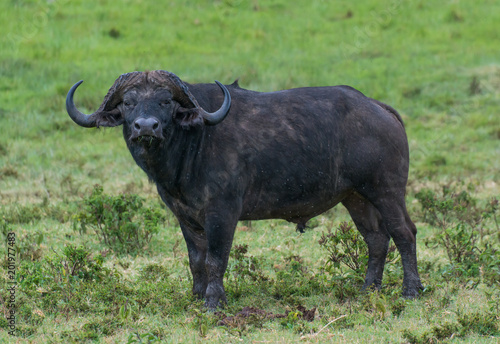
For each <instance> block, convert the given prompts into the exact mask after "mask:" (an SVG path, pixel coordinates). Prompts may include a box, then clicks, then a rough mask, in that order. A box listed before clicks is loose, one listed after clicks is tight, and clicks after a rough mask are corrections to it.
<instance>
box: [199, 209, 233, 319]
mask: <svg viewBox="0 0 500 344" xmlns="http://www.w3.org/2000/svg"><path fill="white" fill-rule="evenodd" d="M237 222H238V217H237V216H235V214H234V213H233V214H230V213H228V212H227V211H226V212H220V211H219V212H211V213H208V214H207V217H206V223H205V233H206V238H207V243H208V250H207V256H206V261H205V262H206V268H207V274H208V285H207V289H206V294H205V305H206V306H207V307H208V308H209V309H216V308H217V307H219V306H220V307H222V306H224V304H225V303H226V302H227V301H226V292H225V290H224V284H223V278H224V273H225V272H226V268H227V263H228V259H229V252H230V251H231V246H232V243H233V237H234V231H235V229H236V224H237Z"/></svg>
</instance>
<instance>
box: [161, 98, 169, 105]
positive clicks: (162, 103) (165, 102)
mask: <svg viewBox="0 0 500 344" xmlns="http://www.w3.org/2000/svg"><path fill="white" fill-rule="evenodd" d="M168 104H170V100H169V99H167V100H162V101H161V102H160V106H167V105H168Z"/></svg>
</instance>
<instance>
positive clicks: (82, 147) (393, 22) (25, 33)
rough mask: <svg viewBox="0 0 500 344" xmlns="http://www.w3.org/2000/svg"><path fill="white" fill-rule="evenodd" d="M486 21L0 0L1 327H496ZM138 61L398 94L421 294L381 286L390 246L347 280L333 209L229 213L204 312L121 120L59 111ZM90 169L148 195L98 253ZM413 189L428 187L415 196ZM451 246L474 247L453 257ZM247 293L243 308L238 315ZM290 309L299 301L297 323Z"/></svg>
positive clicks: (35, 332) (498, 69)
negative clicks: (249, 216)
mask: <svg viewBox="0 0 500 344" xmlns="http://www.w3.org/2000/svg"><path fill="white" fill-rule="evenodd" d="M499 22H500V3H499V2H498V1H493V0H481V1H476V2H472V1H445V2H442V1H435V0H432V1H417V0H411V1H402V0H394V1H387V2H385V3H382V2H379V1H375V0H363V1H356V2H353V3H350V4H348V3H347V2H329V1H319V0H312V1H304V0H300V1H294V2H289V1H285V0H269V1H259V0H225V1H202V0H198V1H186V0H185V1H178V0H173V1H168V2H166V3H165V4H164V3H160V2H158V1H149V0H142V1H124V2H120V3H118V2H112V1H107V0H101V1H71V2H70V1H67V0H61V1H58V0H54V1H35V0H25V1H22V0H20V1H16V0H7V1H2V2H1V3H0V28H1V32H2V40H0V126H1V127H2V129H3V130H2V135H0V221H1V222H0V225H1V226H0V229H1V230H2V234H3V235H0V237H1V238H2V240H3V242H2V245H0V247H1V250H2V251H1V252H0V259H1V260H2V265H3V267H4V269H2V278H1V279H0V301H1V305H0V310H1V311H2V313H3V314H4V315H5V317H7V316H8V307H7V306H8V300H9V295H10V294H9V290H8V288H9V287H10V285H9V284H8V282H9V280H8V278H9V275H8V271H9V269H8V266H9V265H8V263H9V261H8V248H9V247H10V246H9V245H8V244H9V243H14V242H13V241H12V240H11V241H9V238H12V235H11V236H9V235H8V233H14V234H15V238H16V239H15V240H16V241H15V245H14V246H13V247H15V248H16V250H17V255H16V257H15V266H16V268H15V271H16V278H17V283H18V284H17V290H16V294H15V297H16V300H15V301H16V307H17V309H16V332H15V336H11V335H9V334H8V331H9V329H8V321H7V320H6V318H5V317H2V318H0V329H1V330H0V342H12V343H16V342H18V343H24V342H26V343H28V342H29V343H57V342H69V343H72V342H74V343H79V342H102V343H127V342H128V343H132V342H144V343H147V342H148V340H149V342H172V343H178V342H224V343H227V342H240V341H242V342H254V343H259V342H260V343H274V342H278V343H289V342H314V343H316V342H319V343H324V342H333V343H381V342H386V343H406V342H411V343H431V342H432V343H435V342H440V341H444V342H453V343H455V342H456V343H492V342H498V341H500V328H499V327H500V312H499V309H500V271H499V269H498V265H500V257H499V255H500V254H499V250H500V236H499V234H498V221H497V219H498V218H500V214H499V213H498V207H497V208H496V210H495V209H494V208H495V204H494V202H493V201H492V197H496V198H497V199H498V198H499V195H500V184H499V183H500V115H499V113H500V57H499V51H500V40H499V30H498V23H499ZM154 69H165V70H168V71H171V72H174V73H176V74H177V75H178V76H179V77H180V78H181V79H183V80H185V81H187V82H192V83H195V82H213V80H215V79H217V80H219V81H221V82H223V83H231V82H233V81H234V80H235V79H238V78H239V83H240V85H241V86H242V87H244V88H248V89H253V90H258V91H272V90H279V89H284V88H291V87H300V86H322V85H339V84H347V85H350V86H353V87H355V88H357V89H359V90H360V91H362V92H363V93H365V94H366V95H368V96H370V97H372V98H376V99H378V100H380V101H383V102H386V103H388V104H390V105H392V106H393V107H395V108H396V109H398V110H399V111H400V113H401V114H402V116H403V119H404V121H405V124H406V128H407V133H408V137H409V142H410V153H411V166H410V180H409V184H408V198H407V202H408V206H409V210H410V215H411V216H412V217H413V219H414V221H415V222H416V224H417V227H418V229H419V236H418V250H419V260H420V270H421V276H422V279H423V283H424V285H425V286H427V288H426V290H425V291H424V293H423V295H422V297H421V298H419V299H418V300H415V301H407V300H403V299H401V298H399V294H400V286H401V283H402V269H401V268H400V265H401V264H400V262H399V261H397V260H398V258H397V257H396V258H395V260H396V261H395V262H394V263H389V264H388V266H387V271H386V274H385V280H384V285H385V288H384V289H383V290H382V291H380V292H373V293H360V292H358V291H357V288H358V287H359V276H362V275H363V274H362V271H357V270H356V271H355V270H352V269H349V268H347V267H335V266H333V265H332V264H329V262H331V261H330V260H329V253H328V251H327V250H326V249H325V246H321V245H320V244H319V243H318V242H319V241H320V239H321V238H322V235H324V234H325V233H327V231H328V230H329V229H336V228H337V227H339V224H340V223H341V222H342V221H348V220H349V218H348V215H347V213H346V211H345V210H344V209H343V208H341V207H339V208H338V209H337V208H336V209H334V210H331V211H330V212H328V213H326V214H323V215H321V216H319V217H318V218H316V219H314V220H313V221H312V225H311V228H310V229H308V230H307V231H306V233H305V234H298V233H296V232H295V230H294V227H293V226H292V225H290V224H288V223H286V222H284V221H280V220H273V221H258V222H252V223H241V224H240V225H239V227H238V231H237V234H236V238H235V242H234V245H239V246H238V249H236V250H234V254H233V257H232V260H231V262H232V263H230V264H231V265H230V269H229V272H230V273H229V274H228V275H227V279H226V288H227V294H228V300H229V304H228V306H227V307H226V309H224V310H223V314H224V315H222V314H221V313H219V314H209V313H206V312H205V310H204V309H203V307H202V304H201V303H200V302H198V301H195V300H193V298H192V297H191V291H190V289H191V280H190V278H191V276H190V273H189V268H188V265H187V251H186V249H185V245H184V242H183V239H182V235H181V232H180V229H179V228H178V225H177V223H176V220H175V219H174V218H173V216H172V215H171V214H169V213H168V211H166V210H163V206H162V205H161V202H160V201H159V199H158V196H157V195H156V192H155V187H154V186H153V185H151V184H150V183H148V181H147V178H146V176H145V175H144V173H143V172H142V171H140V169H139V168H138V167H137V166H136V165H135V163H134V161H133V160H132V157H131V156H130V154H129V152H128V151H127V148H126V146H125V142H124V141H123V138H122V134H121V130H120V129H117V128H115V129H99V130H93V129H92V130H85V129H83V128H80V127H78V126H77V125H75V124H74V123H73V122H72V121H71V120H70V119H69V118H68V116H67V114H66V112H65V109H64V99H65V96H66V92H67V91H68V89H69V87H71V85H73V84H74V83H75V82H76V81H78V80H81V79H84V80H85V83H84V84H83V85H82V86H81V87H80V89H79V91H78V94H77V96H76V97H75V98H76V99H75V100H76V103H77V104H79V106H80V107H81V108H83V109H86V111H87V112H92V111H93V110H95V109H97V107H98V106H99V105H100V103H101V101H102V98H103V97H104V95H105V94H106V92H107V90H108V88H109V87H110V86H111V85H112V83H113V82H114V80H115V79H116V78H117V77H118V76H119V75H120V74H122V73H126V72H130V71H134V70H154ZM95 184H99V185H101V186H102V187H103V189H104V193H105V194H107V195H109V197H119V196H120V195H139V196H140V197H143V198H144V201H143V202H144V204H145V206H146V207H147V208H150V209H156V210H161V211H162V214H164V215H163V216H164V218H163V219H160V222H161V226H160V228H159V230H158V233H157V234H156V235H153V238H152V240H151V242H149V243H148V244H147V245H146V246H145V247H144V248H143V249H141V250H139V251H136V252H132V253H124V252H121V251H119V250H116V249H115V250H110V249H109V248H108V247H107V246H106V245H105V244H103V243H102V242H101V241H100V240H99V237H98V236H97V235H96V234H95V233H94V230H93V229H91V228H90V229H89V230H87V231H86V232H84V231H81V230H78V229H79V226H80V224H81V222H78V220H77V219H76V218H77V216H76V215H77V214H80V215H81V216H84V215H85V214H86V211H87V213H88V208H87V207H88V203H85V199H88V197H89V195H90V194H91V192H92V190H93V187H94V185H95ZM445 186H446V187H445ZM448 188H451V190H452V191H450V192H448V193H447V191H446V190H448ZM442 190H444V194H443V192H442ZM422 191H425V192H427V194H429V193H431V194H432V195H433V197H434V200H439V199H441V201H442V203H440V205H439V204H437V203H436V204H431V205H429V204H427V203H425V200H426V198H425V197H424V196H425V195H424V194H425V192H422ZM462 191H464V193H460V192H462ZM459 195H466V196H464V197H465V198H461V199H460V197H459ZM471 197H472V198H473V199H472V198H471ZM464 199H465V201H464ZM446 202H448V203H446ZM450 202H451V203H450ZM453 202H456V203H453ZM457 202H458V203H457ZM460 202H462V203H460ZM464 202H465V203H464ZM426 204H427V206H426ZM443 204H455V205H457V204H458V205H457V206H454V207H451V208H446V207H443V206H442V205H443ZM433 214H434V215H435V218H433ZM487 214H489V215H488V216H486V215H487ZM439 219H446V220H447V221H448V223H447V224H443V221H441V222H440V221H438V220H439ZM445 222H446V221H445ZM446 226H448V227H446ZM460 230H462V231H465V232H466V233H469V234H470V237H469V239H471V240H469V241H470V242H469V243H466V242H465V241H467V238H465V237H464V236H462V237H460V235H458V234H457V233H458V232H459V231H460ZM467 231H469V232H467ZM245 244H246V245H248V247H247V249H248V251H247V252H245V246H244V245H245ZM454 244H457V245H455V246H457V247H459V248H460V247H461V248H462V249H463V251H464V252H474V255H472V256H467V255H465V254H464V256H465V258H463V257H462V258H457V255H459V252H458V253H457V252H455V253H453V252H451V253H450V250H451V251H453V250H452V246H453V245H454ZM79 245H83V246H81V247H80V246H79ZM460 245H462V246H460ZM467 245H468V246H467ZM476 253H477V254H476ZM348 255H349V254H348ZM82 257H83V258H82ZM453 257H454V258H455V259H453ZM360 259H361V260H362V257H361V258H360ZM76 262H79V264H80V266H79V267H77V268H76V267H75V264H76ZM75 271H77V272H78V271H79V272H81V274H80V275H78V273H74V274H73V273H72V272H75ZM246 306H251V307H254V311H255V312H254V314H251V315H248V316H244V315H242V314H241V313H240V312H241V311H242V310H243V309H244V307H246ZM298 306H303V307H305V309H306V310H311V309H313V308H316V311H315V317H314V320H313V321H308V320H307V319H304V314H305V313H307V312H304V310H303V309H302V308H300V309H301V311H299V310H298V308H297V307H298ZM256 310H259V311H260V313H259V312H257V311H256ZM263 311H265V312H268V314H267V315H265V314H263V313H262V312H263ZM238 313H240V315H239V316H237V314H238ZM270 313H272V314H274V316H270ZM279 314H281V315H285V314H286V317H284V318H279V317H275V316H276V315H279ZM225 316H227V317H229V318H224V317H225ZM231 316H233V317H232V318H231ZM224 319H226V320H224ZM227 319H229V320H227ZM309 320H310V319H309ZM136 334H138V335H139V337H138V336H137V335H136ZM141 336H142V337H141ZM139 338H140V339H139ZM148 338H149V339H148ZM134 340H135V341H134Z"/></svg>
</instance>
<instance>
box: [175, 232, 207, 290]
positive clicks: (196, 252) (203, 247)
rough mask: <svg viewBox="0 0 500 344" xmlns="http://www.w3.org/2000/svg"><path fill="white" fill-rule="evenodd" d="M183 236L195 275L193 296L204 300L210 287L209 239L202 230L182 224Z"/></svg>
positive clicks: (191, 268) (190, 266) (190, 265)
mask: <svg viewBox="0 0 500 344" xmlns="http://www.w3.org/2000/svg"><path fill="white" fill-rule="evenodd" d="M180 226H181V230H182V234H183V235H184V240H185V241H186V246H187V250H188V255H189V268H190V270H191V274H192V275H193V294H194V295H195V296H196V297H198V298H200V299H202V298H204V297H205V293H206V290H207V285H208V274H207V268H206V265H205V260H206V257H207V238H206V235H205V231H203V229H202V228H195V227H192V226H189V225H187V224H185V223H181V224H180Z"/></svg>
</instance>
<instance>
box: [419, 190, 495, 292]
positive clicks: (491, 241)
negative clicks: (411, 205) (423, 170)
mask: <svg viewBox="0 0 500 344" xmlns="http://www.w3.org/2000/svg"><path fill="white" fill-rule="evenodd" d="M468 189H469V190H471V189H472V186H469V187H468ZM415 196H416V198H417V199H418V200H419V202H420V204H421V205H422V212H423V220H424V221H425V222H427V223H429V224H430V225H432V226H433V227H435V228H436V230H437V232H436V234H435V235H433V236H431V237H429V238H427V239H426V240H425V244H426V246H428V247H431V248H437V247H442V248H444V249H445V251H446V255H447V258H448V262H449V264H448V265H447V266H445V267H444V268H443V269H442V271H441V272H442V274H443V276H444V277H445V278H449V277H457V278H461V277H469V278H471V277H472V278H479V277H480V278H482V280H483V281H484V282H486V283H488V284H491V283H495V281H498V280H499V279H500V240H499V236H498V222H497V213H498V201H497V200H496V199H491V200H490V201H489V202H488V203H487V204H486V205H483V206H481V205H480V202H479V200H477V199H476V198H474V197H473V196H472V195H471V193H470V192H469V191H468V190H459V189H458V187H456V186H450V185H444V186H442V188H441V193H437V192H435V191H433V190H431V189H423V190H421V191H420V192H418V193H417V194H416V195H415ZM492 222H493V223H494V225H493V223H492Z"/></svg>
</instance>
